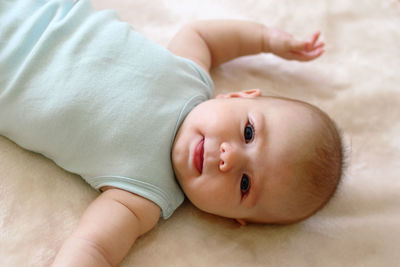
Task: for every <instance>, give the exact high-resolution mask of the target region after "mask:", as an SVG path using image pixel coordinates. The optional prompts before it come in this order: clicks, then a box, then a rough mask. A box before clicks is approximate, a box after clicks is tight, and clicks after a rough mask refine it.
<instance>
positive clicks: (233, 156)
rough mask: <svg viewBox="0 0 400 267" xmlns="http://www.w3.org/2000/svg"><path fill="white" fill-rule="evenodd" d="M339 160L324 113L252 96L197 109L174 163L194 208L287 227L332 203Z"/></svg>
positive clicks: (182, 132)
mask: <svg viewBox="0 0 400 267" xmlns="http://www.w3.org/2000/svg"><path fill="white" fill-rule="evenodd" d="M342 154H343V152H342V144H341V139H340V136H339V133H338V131H337V129H336V126H335V124H334V123H333V122H332V120H331V119H330V118H329V117H328V116H327V115H326V114H325V113H323V112H322V111H321V110H319V109H318V108H316V107H314V106H312V105H310V104H307V103H304V102H301V101H296V100H290V99H285V98H278V97H263V96H261V93H260V91H259V90H257V89H256V90H249V91H243V92H239V93H228V94H225V95H220V96H219V97H217V98H216V99H211V100H209V101H206V102H203V103H201V104H200V105H198V106H196V107H195V108H194V109H193V110H192V111H191V112H190V113H189V114H188V116H187V117H186V118H185V120H184V121H183V123H182V125H181V127H180V129H179V130H178V133H177V136H176V138H175V142H174V145H173V149H172V162H173V167H174V171H175V174H176V177H177V179H178V181H179V184H180V185H181V187H182V189H183V191H184V192H185V194H186V196H187V197H188V198H189V200H190V201H191V202H192V203H193V204H194V205H195V206H197V207H198V208H199V209H201V210H203V211H206V212H209V213H212V214H216V215H220V216H224V217H228V218H234V219H237V220H238V221H239V222H241V223H243V222H260V223H291V222H295V221H298V220H301V219H304V218H306V217H308V216H310V215H312V214H313V213H315V212H316V211H317V210H319V209H320V208H321V207H322V206H323V205H324V204H325V203H326V202H327V201H328V200H329V199H330V198H331V196H332V195H333V193H334V192H335V189H336V187H337V185H338V183H339V180H340V177H341V174H342V161H343V160H342V158H343V155H342Z"/></svg>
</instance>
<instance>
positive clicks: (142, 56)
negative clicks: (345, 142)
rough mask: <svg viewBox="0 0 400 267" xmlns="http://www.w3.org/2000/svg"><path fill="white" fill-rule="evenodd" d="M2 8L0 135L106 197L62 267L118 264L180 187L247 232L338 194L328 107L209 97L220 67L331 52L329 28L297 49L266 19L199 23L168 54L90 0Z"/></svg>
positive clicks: (178, 196) (63, 253)
mask: <svg viewBox="0 0 400 267" xmlns="http://www.w3.org/2000/svg"><path fill="white" fill-rule="evenodd" d="M0 10H2V11H5V10H7V12H0V23H1V25H2V31H0V38H1V40H2V42H1V43H0V73H1V77H0V85H1V86H0V134H2V135H4V136H6V137H8V138H10V139H11V140H13V141H14V142H16V143H17V144H19V145H21V146H22V147H25V148H27V149H29V150H32V151H36V152H39V153H42V154H43V155H45V156H47V157H48V158H50V159H52V160H54V162H55V163H57V164H58V165H59V166H61V167H62V168H64V169H66V170H68V171H71V172H73V173H77V174H79V175H81V176H82V177H83V178H84V179H85V180H86V181H87V182H88V183H89V184H90V185H92V186H93V187H94V188H96V189H98V190H100V191H101V192H102V193H101V194H100V195H99V197H98V198H97V199H96V200H95V201H94V202H93V203H92V204H91V205H90V206H89V207H88V209H87V210H86V211H85V213H84V214H83V216H82V218H81V220H80V222H79V225H78V227H77V229H76V230H75V231H74V232H73V233H72V235H71V237H70V238H69V239H68V240H66V241H65V243H64V244H63V246H62V247H61V249H60V251H59V253H58V254H57V256H56V259H55V262H54V266H115V265H117V264H118V263H119V262H120V261H121V260H122V259H123V257H124V256H125V255H126V253H127V252H128V251H129V249H130V248H131V246H132V244H133V243H134V242H135V240H136V239H137V238H138V237H139V236H141V235H142V234H144V233H146V232H148V231H149V230H150V229H152V228H153V227H154V226H155V225H156V224H157V221H158V219H159V218H160V216H162V217H163V218H168V217H169V216H171V214H172V213H173V211H174V210H175V209H176V208H177V207H178V206H179V205H180V204H181V203H182V201H183V197H184V195H183V193H182V191H183V192H184V194H185V195H186V196H187V198H188V199H189V200H190V201H191V202H192V203H193V204H194V205H195V206H196V207H198V208H199V209H201V210H203V211H205V212H209V213H212V214H216V215H219V216H223V217H227V218H232V219H235V220H237V221H238V222H239V223H240V224H242V225H245V224H246V223H248V222H253V223H277V224H286V223H293V222H296V221H299V220H302V219H304V218H307V217H309V216H311V215H312V214H313V213H315V212H316V211H318V210H319V209H320V208H321V207H322V206H324V204H325V203H326V202H327V201H328V200H329V199H330V198H331V196H332V194H333V193H334V191H335V189H336V187H337V184H338V182H339V180H340V177H341V172H342V158H343V156H342V145H341V140H340V137H339V134H338V131H337V129H336V126H335V124H334V122H333V121H332V120H331V119H330V118H329V117H328V116H327V115H326V114H325V113H324V112H322V111H321V110H320V109H318V108H317V107H315V106H312V105H310V104H307V103H304V102H301V101H297V100H291V99H286V98H280V97H266V96H261V91H260V90H259V89H251V90H245V91H241V92H232V93H227V94H221V95H218V96H217V97H216V99H211V100H210V99H209V98H210V96H211V93H212V87H213V84H212V81H211V79H210V76H209V70H210V69H211V68H213V67H216V66H218V65H220V64H222V63H224V62H226V61H229V60H232V59H234V58H237V57H240V56H245V55H251V54H258V53H273V54H275V55H277V56H280V57H282V58H285V59H289V60H299V61H310V60H313V59H315V58H318V57H319V56H320V55H321V54H322V53H323V51H324V50H323V46H324V44H323V43H322V42H320V41H318V39H319V32H316V33H315V34H313V36H312V37H311V38H310V40H308V41H298V40H296V39H294V38H293V37H292V36H291V35H289V34H287V33H285V32H283V31H280V30H277V29H271V28H267V27H265V26H263V25H261V24H258V23H253V22H245V21H200V22H193V23H191V24H189V25H187V26H185V27H183V29H182V30H180V31H179V32H178V33H177V34H176V36H175V37H174V38H173V39H172V41H171V42H170V43H169V46H168V49H169V51H168V50H166V49H164V48H162V47H159V46H158V45H156V44H154V43H152V42H150V41H148V40H147V39H145V38H144V37H143V36H142V35H140V34H138V33H137V32H135V31H133V30H132V29H131V27H130V26H129V25H127V24H126V23H122V22H120V21H118V20H117V18H116V16H115V14H114V13H112V12H109V11H103V12H97V11H95V10H93V8H92V7H91V5H90V3H89V2H88V1H85V0H81V1H77V2H74V1H72V0H52V1H45V0H35V1H26V0H16V1H6V2H5V1H3V2H2V3H1V4H0ZM3 40H7V41H6V42H3ZM171 52H172V53H171ZM176 180H177V181H178V183H179V186H178V183H176Z"/></svg>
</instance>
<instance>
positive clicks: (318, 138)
mask: <svg viewBox="0 0 400 267" xmlns="http://www.w3.org/2000/svg"><path fill="white" fill-rule="evenodd" d="M292 101H295V102H297V103H299V104H301V105H303V106H304V107H305V108H307V109H308V110H310V111H311V115H312V116H313V117H315V121H316V122H317V127H316V128H317V130H316V131H315V132H314V138H315V141H314V150H313V151H311V152H310V153H311V157H310V158H308V159H305V160H304V162H303V164H302V165H303V166H304V168H303V173H304V175H305V179H306V180H307V182H308V185H309V187H308V190H307V194H306V196H307V197H306V199H305V200H304V205H305V206H313V205H316V203H318V205H317V207H316V208H315V209H314V210H313V212H312V213H311V214H309V215H312V214H314V213H315V212H317V211H318V210H320V209H321V208H322V207H323V206H325V205H326V204H327V202H328V201H329V200H330V199H331V198H332V196H333V195H334V193H335V192H336V191H337V188H338V185H339V183H340V180H341V177H342V175H343V170H344V148H343V142H342V136H341V133H340V130H339V129H338V127H337V125H336V123H335V122H334V121H333V120H332V119H331V118H330V117H329V115H328V114H326V113H325V112H324V111H322V110H321V109H320V108H318V107H316V106H314V105H312V104H309V103H307V102H303V101H299V100H292ZM307 217H308V216H307Z"/></svg>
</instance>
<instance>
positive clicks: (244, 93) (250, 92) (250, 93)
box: [216, 89, 261, 98]
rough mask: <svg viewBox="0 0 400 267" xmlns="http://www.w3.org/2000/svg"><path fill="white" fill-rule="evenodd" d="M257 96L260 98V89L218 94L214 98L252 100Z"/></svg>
mask: <svg viewBox="0 0 400 267" xmlns="http://www.w3.org/2000/svg"><path fill="white" fill-rule="evenodd" d="M257 96H261V90H260V89H250V90H244V91H240V92H231V93H226V94H219V95H217V96H216V98H236V97H242V98H254V97H257Z"/></svg>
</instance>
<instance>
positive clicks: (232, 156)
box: [219, 142, 239, 172]
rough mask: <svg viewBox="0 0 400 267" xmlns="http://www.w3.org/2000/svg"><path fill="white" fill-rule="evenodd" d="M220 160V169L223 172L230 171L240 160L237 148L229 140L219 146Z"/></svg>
mask: <svg viewBox="0 0 400 267" xmlns="http://www.w3.org/2000/svg"><path fill="white" fill-rule="evenodd" d="M219 153H220V161H219V169H220V171H222V172H228V171H230V170H231V169H232V168H233V167H234V166H235V164H236V163H237V161H238V157H239V153H238V151H237V149H236V148H235V147H234V146H232V145H231V144H229V143H227V142H223V143H222V144H221V146H220V148H219Z"/></svg>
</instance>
